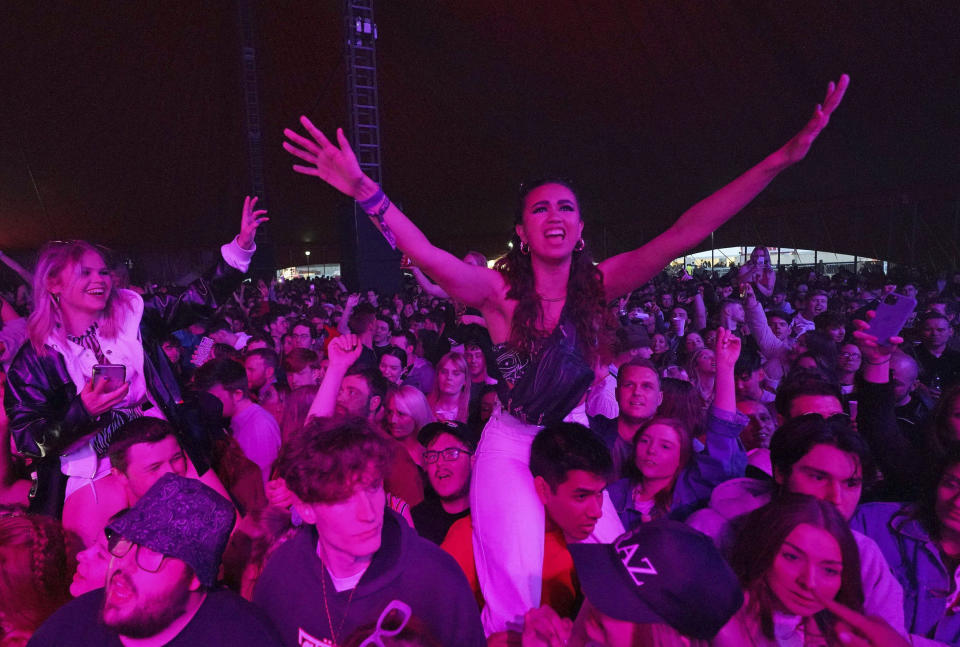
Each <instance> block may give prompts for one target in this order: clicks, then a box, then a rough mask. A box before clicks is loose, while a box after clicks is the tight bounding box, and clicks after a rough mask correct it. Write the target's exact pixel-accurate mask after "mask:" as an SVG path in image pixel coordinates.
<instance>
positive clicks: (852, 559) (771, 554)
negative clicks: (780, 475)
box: [730, 493, 863, 645]
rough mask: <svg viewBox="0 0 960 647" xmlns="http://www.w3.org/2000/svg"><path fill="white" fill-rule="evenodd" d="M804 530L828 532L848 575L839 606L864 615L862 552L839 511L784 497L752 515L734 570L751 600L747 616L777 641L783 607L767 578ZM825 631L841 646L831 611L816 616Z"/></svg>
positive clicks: (740, 538)
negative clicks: (797, 531)
mask: <svg viewBox="0 0 960 647" xmlns="http://www.w3.org/2000/svg"><path fill="white" fill-rule="evenodd" d="M801 524H807V525H810V526H813V527H814V528H820V529H823V530H826V531H827V532H828V533H829V534H830V535H831V536H832V537H833V538H834V539H836V540H837V544H838V545H839V546H840V555H841V556H842V558H843V570H842V572H841V574H840V590H839V591H838V592H837V595H836V598H835V599H836V601H837V602H839V603H840V604H843V605H845V606H848V607H850V608H851V609H853V610H854V611H858V612H859V611H862V610H863V585H862V583H861V579H860V552H859V550H858V549H857V542H856V541H855V540H854V538H853V534H852V533H851V531H850V526H849V525H847V522H846V520H845V519H844V518H843V517H842V516H841V515H840V512H839V511H838V510H837V507H836V506H835V505H833V504H832V503H829V502H827V501H821V500H819V499H816V498H814V497H812V496H809V495H806V494H795V493H788V494H783V495H781V496H779V497H777V498H776V499H774V500H773V502H771V503H769V504H767V505H766V506H764V507H762V508H759V509H758V510H755V511H754V512H752V513H750V515H749V516H748V517H747V519H746V521H745V522H744V525H743V527H742V528H741V529H740V533H739V535H738V537H737V541H736V543H735V544H734V546H733V552H732V554H731V555H730V565H731V566H732V567H733V570H734V572H735V573H736V574H737V577H739V578H740V585H741V586H743V589H744V591H746V592H748V593H749V594H750V602H749V606H748V607H747V612H748V613H749V614H751V615H753V616H754V617H755V618H757V620H758V621H759V625H760V630H761V631H762V632H763V635H764V636H766V637H767V638H768V639H770V640H773V638H774V634H773V612H774V610H775V609H777V608H778V607H779V606H780V603H779V601H778V600H777V599H776V597H775V595H774V593H773V591H772V590H771V588H770V585H769V583H768V581H767V576H768V574H769V573H770V571H771V569H772V568H773V563H774V561H775V560H776V558H777V555H778V554H779V553H780V549H781V547H782V546H783V542H784V541H786V539H787V537H788V536H789V535H790V533H791V532H793V529H794V528H796V527H797V526H799V525H801ZM813 618H814V620H815V621H816V623H817V626H818V627H819V628H820V630H821V631H822V632H823V633H824V635H825V636H827V638H828V639H830V641H831V642H830V644H831V645H832V644H834V641H836V632H835V629H834V625H835V623H836V619H835V618H834V616H833V614H831V613H830V612H829V611H827V610H825V609H824V610H823V611H820V612H818V613H816V614H814V616H813Z"/></svg>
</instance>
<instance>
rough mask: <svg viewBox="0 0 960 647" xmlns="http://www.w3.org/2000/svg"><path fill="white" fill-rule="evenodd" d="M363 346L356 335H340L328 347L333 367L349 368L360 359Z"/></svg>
mask: <svg viewBox="0 0 960 647" xmlns="http://www.w3.org/2000/svg"><path fill="white" fill-rule="evenodd" d="M362 352H363V344H361V343H360V338H359V337H357V336H356V335H340V336H339V337H335V338H334V339H333V340H332V341H331V342H330V345H329V346H327V355H328V356H329V357H330V366H331V367H342V368H347V367H349V366H351V365H353V363H354V362H356V361H357V359H359V358H360V353H362Z"/></svg>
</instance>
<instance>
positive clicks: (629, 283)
mask: <svg viewBox="0 0 960 647" xmlns="http://www.w3.org/2000/svg"><path fill="white" fill-rule="evenodd" d="M848 83H849V78H848V77H847V76H846V75H844V76H841V77H840V80H839V81H838V82H837V83H832V82H831V83H830V84H829V86H828V87H827V94H826V98H825V99H824V102H823V105H822V106H819V105H818V106H817V107H816V109H815V110H814V114H813V117H812V118H811V119H810V121H809V122H808V123H807V125H806V126H805V127H804V128H803V129H802V130H801V131H800V132H799V133H798V134H797V135H795V136H794V137H793V138H792V139H791V140H790V141H788V142H787V143H786V144H785V145H784V146H783V147H781V148H779V149H778V150H777V151H775V152H774V153H773V154H771V155H770V156H768V157H767V158H766V159H764V160H763V161H762V162H760V163H759V164H758V165H756V166H754V167H753V168H751V169H750V170H748V171H747V172H746V173H744V174H743V175H741V176H740V177H738V178H737V179H735V180H734V181H733V182H731V183H730V184H728V185H727V186H725V187H723V188H722V189H720V190H719V191H717V192H716V193H714V194H713V195H711V196H709V197H707V198H705V199H704V200H701V201H700V202H698V203H697V204H695V205H694V206H693V207H691V208H690V209H689V210H687V211H686V212H685V213H684V214H683V215H682V216H680V218H679V219H678V220H677V222H676V223H674V224H673V226H671V227H670V228H669V229H667V231H665V232H664V233H662V234H660V235H659V236H657V237H656V238H654V239H653V240H652V241H650V242H649V243H647V244H645V245H643V246H641V247H639V248H637V249H635V250H633V251H630V252H626V253H623V254H619V255H617V256H614V257H611V258H608V259H606V260H604V261H603V262H601V263H600V264H599V265H597V266H594V264H593V261H592V259H591V257H590V253H589V251H588V249H587V246H586V244H585V242H584V240H583V238H582V235H583V228H584V223H583V220H582V219H581V217H580V207H579V203H578V201H577V196H576V194H575V193H574V191H573V189H572V188H571V187H570V186H569V184H568V183H565V182H563V181H554V180H548V181H543V182H538V183H535V184H532V185H526V186H524V187H523V188H522V191H521V196H520V208H519V210H518V213H517V216H516V220H515V227H514V235H513V246H512V249H511V250H510V252H509V253H507V255H506V256H504V257H503V258H501V259H500V261H498V262H497V265H496V266H495V269H488V268H486V267H477V266H475V265H470V264H468V263H464V262H463V261H461V260H460V259H458V258H457V257H455V256H454V255H452V254H450V253H449V252H447V251H444V250H442V249H440V248H438V247H435V246H434V245H432V244H431V243H430V241H429V240H427V238H426V236H424V234H423V232H421V231H420V229H419V228H418V227H417V226H416V225H415V224H413V222H411V221H410V220H409V219H408V218H407V217H406V216H405V215H404V214H403V213H402V212H401V211H400V210H399V209H398V208H397V207H396V206H395V205H393V204H392V203H391V202H390V200H389V198H387V196H386V195H384V193H383V190H382V189H381V188H380V187H379V186H378V185H377V184H376V183H375V182H374V181H373V180H371V179H370V178H369V177H367V176H366V175H364V173H363V172H362V170H361V169H360V165H359V164H358V163H357V159H356V157H355V155H354V154H353V151H352V150H351V149H350V146H349V144H348V143H347V139H346V137H345V136H344V134H343V131H342V130H337V137H336V139H337V145H334V144H332V143H331V142H330V141H329V140H328V139H327V137H326V136H324V134H323V133H322V132H320V131H319V130H318V129H317V128H316V127H315V126H314V125H313V124H312V123H311V122H310V120H309V119H307V118H306V117H301V120H300V121H301V123H302V125H303V127H304V129H305V130H306V136H304V135H300V134H298V133H296V132H294V131H292V130H289V129H287V130H285V131H284V134H285V135H286V137H287V138H288V140H289V141H287V142H285V143H284V148H285V149H286V150H287V151H288V152H290V153H292V154H293V155H295V156H297V157H298V158H300V159H301V160H303V161H304V162H306V164H297V165H294V167H293V168H294V170H295V171H297V172H299V173H303V174H306V175H314V176H317V177H319V178H320V179H322V180H324V181H325V182H327V183H328V184H330V185H331V186H333V187H334V188H335V189H337V190H339V191H341V192H342V193H344V194H346V195H347V196H349V197H351V198H354V199H355V200H357V201H358V202H359V203H360V206H361V207H362V208H363V209H364V211H365V212H367V213H368V214H369V215H370V217H371V219H372V220H373V222H374V224H375V225H376V226H377V227H378V228H379V229H380V231H381V232H382V233H383V234H384V236H385V237H386V238H387V239H388V240H395V241H396V245H397V247H398V248H399V249H400V250H401V251H403V252H404V253H405V254H406V255H407V256H409V257H410V259H411V260H412V262H413V263H415V264H416V265H417V266H418V267H420V268H422V269H423V270H424V271H425V272H426V273H427V274H429V275H430V276H431V277H433V278H434V279H435V280H436V281H437V282H438V283H439V285H440V286H441V287H442V288H443V289H444V290H446V292H447V293H448V294H449V295H450V297H451V298H453V299H456V300H458V301H462V302H463V303H465V304H466V305H467V306H471V307H474V308H477V309H479V310H480V312H481V313H482V314H483V316H484V319H486V322H487V330H488V331H489V333H490V337H491V339H492V340H493V342H494V344H496V348H495V349H494V354H495V355H496V357H497V364H498V368H499V369H500V373H501V375H502V376H503V377H504V378H505V379H504V380H501V382H502V383H503V385H504V386H503V388H502V390H501V392H500V394H499V395H500V400H501V402H502V404H503V411H502V412H501V413H499V414H496V415H494V416H493V417H491V419H490V421H489V422H488V423H487V425H486V427H485V428H484V432H483V437H482V440H481V443H480V447H479V448H478V450H477V454H476V464H475V467H474V474H473V487H472V492H471V510H472V515H473V524H474V549H475V550H474V552H475V556H476V563H477V573H478V577H479V581H480V585H481V588H482V589H483V594H484V598H485V599H486V607H485V608H484V610H483V621H484V627H485V629H486V631H487V633H488V634H490V633H494V632H498V631H504V630H505V629H506V628H507V623H508V622H511V623H512V622H514V621H516V620H519V619H521V618H522V617H523V614H524V613H526V611H527V610H529V609H530V608H533V607H538V606H539V605H540V574H541V568H542V566H543V536H544V519H543V506H542V504H541V503H540V500H539V499H538V498H537V495H536V492H535V490H534V487H533V477H532V476H531V475H530V470H529V466H528V461H529V456H530V445H531V443H532V442H533V437H534V436H535V435H536V433H537V431H538V430H539V429H540V428H541V426H542V425H544V424H549V423H551V422H556V421H559V420H562V419H563V418H564V417H565V416H566V415H567V414H569V413H570V411H571V410H572V409H573V408H574V407H575V406H576V405H577V404H578V403H579V402H580V400H581V399H582V397H583V395H584V394H585V393H586V390H587V389H588V388H589V386H590V384H591V382H592V381H593V370H592V366H593V365H594V364H595V362H596V361H597V360H598V359H599V358H600V356H601V355H604V354H606V353H608V350H609V341H608V340H609V337H610V335H611V324H612V322H610V320H609V318H608V317H609V316H610V315H609V310H608V308H607V303H608V302H609V301H611V300H613V299H616V298H617V297H620V296H622V295H626V294H629V293H630V292H631V291H633V290H635V289H637V288H638V287H640V286H641V285H642V284H643V283H645V282H646V281H647V280H648V279H650V278H651V277H652V276H654V275H655V274H656V273H657V272H659V271H660V270H661V269H662V268H663V267H664V266H666V265H667V263H669V262H670V261H671V260H673V259H674V258H676V257H677V256H680V255H681V254H683V252H684V251H686V250H687V249H689V248H691V247H692V246H694V245H696V244H697V243H698V242H700V241H701V240H703V239H704V238H705V237H706V236H707V235H708V234H709V233H710V232H712V231H714V230H715V229H717V228H718V227H719V226H720V225H722V224H723V223H725V222H726V221H727V220H729V219H730V218H731V217H733V215H734V214H736V213H737V212H738V211H740V210H741V209H742V208H743V207H744V206H746V205H747V204H748V203H749V202H750V201H751V200H752V199H753V198H754V197H755V196H756V195H757V194H759V193H760V192H761V191H762V190H763V189H764V188H765V187H766V186H767V184H769V183H770V182H771V181H772V180H773V178H774V177H776V176H777V175H778V174H779V173H780V172H781V171H783V170H784V169H786V168H788V167H789V166H791V165H793V164H795V163H796V162H799V161H800V160H802V159H803V158H804V157H805V156H806V154H807V152H808V151H809V150H810V146H811V145H812V144H813V141H814V140H815V139H816V138H817V136H818V135H819V134H820V131H822V130H823V128H824V127H826V125H827V122H828V121H829V119H830V115H831V114H832V113H833V111H834V110H835V109H836V107H837V106H838V105H839V104H840V101H841V99H842V98H843V94H844V92H845V91H846V88H847V84H848ZM604 510H605V514H604V518H603V519H601V522H600V523H599V524H598V525H597V530H596V531H595V532H594V539H596V540H600V541H612V540H613V539H614V538H615V536H608V535H609V534H611V533H617V531H618V530H619V522H618V521H617V519H616V512H614V510H613V508H612V506H611V505H610V504H609V499H606V500H605V505H604Z"/></svg>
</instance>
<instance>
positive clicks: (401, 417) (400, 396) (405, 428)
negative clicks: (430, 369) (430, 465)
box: [383, 386, 436, 470]
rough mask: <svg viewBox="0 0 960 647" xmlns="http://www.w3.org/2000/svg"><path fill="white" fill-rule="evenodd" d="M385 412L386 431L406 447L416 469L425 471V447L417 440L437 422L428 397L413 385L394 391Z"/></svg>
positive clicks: (384, 426)
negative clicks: (422, 430)
mask: <svg viewBox="0 0 960 647" xmlns="http://www.w3.org/2000/svg"><path fill="white" fill-rule="evenodd" d="M385 409H386V415H385V416H384V419H383V428H384V430H385V431H386V432H387V433H388V434H389V435H390V437H391V438H393V439H394V440H396V441H398V442H399V443H400V444H401V445H403V447H404V449H406V450H407V453H408V454H409V455H410V459H411V460H412V461H413V462H414V463H416V465H417V467H419V468H420V469H421V470H422V469H424V464H423V451H424V447H423V445H421V444H420V441H418V440H417V433H418V432H419V431H420V430H421V429H423V427H424V426H425V425H426V424H428V423H431V422H434V421H435V420H436V417H435V416H434V415H433V409H432V408H431V407H430V403H429V402H428V401H427V398H426V396H424V395H423V393H422V392H421V391H420V389H418V388H416V387H413V386H401V387H397V388H392V389H390V390H389V391H388V392H387V397H386V406H385Z"/></svg>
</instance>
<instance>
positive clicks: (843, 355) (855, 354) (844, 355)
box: [840, 353, 861, 359]
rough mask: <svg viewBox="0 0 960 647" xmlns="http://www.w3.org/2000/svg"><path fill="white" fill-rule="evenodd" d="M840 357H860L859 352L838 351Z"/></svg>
mask: <svg viewBox="0 0 960 647" xmlns="http://www.w3.org/2000/svg"><path fill="white" fill-rule="evenodd" d="M840 357H842V358H843V359H850V358H851V357H861V355H860V353H840Z"/></svg>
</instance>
